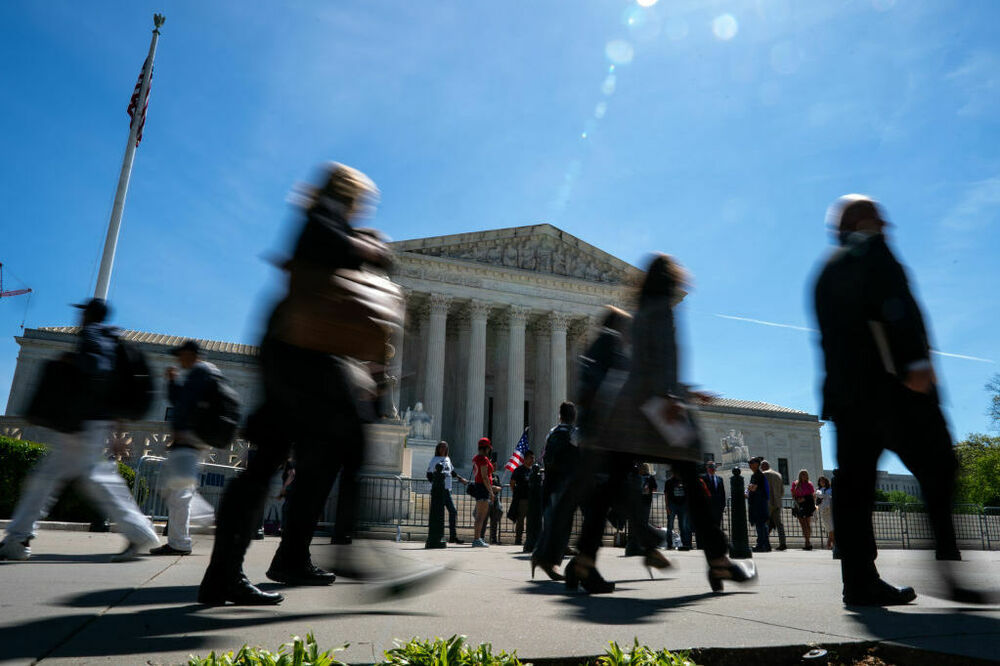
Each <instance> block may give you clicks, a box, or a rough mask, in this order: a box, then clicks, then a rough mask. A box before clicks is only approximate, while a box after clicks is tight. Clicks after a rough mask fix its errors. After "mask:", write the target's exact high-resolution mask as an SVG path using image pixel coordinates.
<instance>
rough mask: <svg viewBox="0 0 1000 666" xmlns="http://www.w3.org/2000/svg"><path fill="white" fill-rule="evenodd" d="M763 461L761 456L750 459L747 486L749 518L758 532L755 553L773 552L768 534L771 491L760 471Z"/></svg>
mask: <svg viewBox="0 0 1000 666" xmlns="http://www.w3.org/2000/svg"><path fill="white" fill-rule="evenodd" d="M762 460H763V458H761V457H759V456H757V457H755V458H751V459H750V461H749V465H750V472H751V476H750V483H748V484H747V507H748V511H747V517H748V518H749V519H750V524H751V525H753V527H754V529H755V530H756V531H757V543H756V545H754V547H753V552H755V553H769V552H771V540H770V539H769V538H768V534H767V521H768V519H769V518H770V516H771V505H770V499H769V498H770V491H769V489H768V485H767V477H766V476H764V472H762V471H761V470H760V463H761V461H762Z"/></svg>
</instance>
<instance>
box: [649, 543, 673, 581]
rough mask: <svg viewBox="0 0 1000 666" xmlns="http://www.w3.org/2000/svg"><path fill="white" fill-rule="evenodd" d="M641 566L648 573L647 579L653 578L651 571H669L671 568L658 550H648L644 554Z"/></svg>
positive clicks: (668, 561)
mask: <svg viewBox="0 0 1000 666" xmlns="http://www.w3.org/2000/svg"><path fill="white" fill-rule="evenodd" d="M642 563H643V565H644V566H645V567H646V571H647V572H648V573H649V577H650V578H652V577H653V569H660V570H661V571H662V570H663V569H669V568H670V567H671V566H673V565H672V564H671V563H670V560H668V559H667V558H666V557H664V556H663V553H661V552H660V551H658V550H650V551H648V552H647V553H646V557H645V558H643V561H642Z"/></svg>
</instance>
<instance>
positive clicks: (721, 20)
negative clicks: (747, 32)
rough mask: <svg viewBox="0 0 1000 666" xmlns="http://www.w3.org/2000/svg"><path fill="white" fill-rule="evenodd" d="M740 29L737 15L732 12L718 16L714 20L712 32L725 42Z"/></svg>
mask: <svg viewBox="0 0 1000 666" xmlns="http://www.w3.org/2000/svg"><path fill="white" fill-rule="evenodd" d="M739 31H740V24H739V23H737V22H736V17H734V16H733V15H732V14H723V15H721V16H717V17H716V18H715V20H714V21H712V32H714V33H715V36H716V37H717V38H719V39H721V40H722V41H724V42H728V41H729V40H730V39H732V38H733V37H735V36H736V33H737V32H739Z"/></svg>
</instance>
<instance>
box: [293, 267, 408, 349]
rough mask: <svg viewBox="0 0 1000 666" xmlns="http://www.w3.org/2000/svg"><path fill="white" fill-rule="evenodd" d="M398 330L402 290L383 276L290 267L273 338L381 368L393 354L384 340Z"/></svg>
mask: <svg viewBox="0 0 1000 666" xmlns="http://www.w3.org/2000/svg"><path fill="white" fill-rule="evenodd" d="M402 325H403V294H402V290H400V288H399V287H398V286H397V285H396V284H395V283H393V282H392V280H390V279H389V278H388V277H387V276H385V275H382V274H379V273H375V272H373V271H369V270H365V269H338V270H337V271H335V272H333V273H325V272H323V273H317V272H316V271H313V270H306V271H303V270H297V269H295V268H292V269H291V282H290V286H289V293H288V296H287V297H286V298H285V300H284V301H282V303H281V304H280V305H279V316H278V317H277V320H276V326H275V330H274V333H275V335H276V337H277V338H278V339H279V340H282V341H284V342H287V343H288V344H291V345H295V346H296V347H302V348H304V349H312V350H314V351H320V352H324V353H327V354H334V355H337V356H349V357H351V358H354V359H357V360H359V361H376V362H379V363H385V362H386V361H387V360H388V359H389V358H391V357H392V355H393V349H392V346H391V345H390V344H389V340H390V338H391V337H392V336H393V335H394V334H395V333H396V332H397V331H399V330H400V329H401V327H402Z"/></svg>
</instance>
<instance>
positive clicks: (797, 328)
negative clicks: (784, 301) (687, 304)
mask: <svg viewBox="0 0 1000 666" xmlns="http://www.w3.org/2000/svg"><path fill="white" fill-rule="evenodd" d="M715 316H716V317H720V318H722V319H733V320H735V321H748V322H750V323H751V324H763V325H764V326H774V327H775V328H790V329H792V330H793V331H805V332H806V333H818V331H817V330H816V329H815V328H808V327H806V326H793V325H792V324H779V323H777V322H774V321H764V320H763V319H751V318H750V317H736V316H734V315H724V314H716V315H715Z"/></svg>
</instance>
